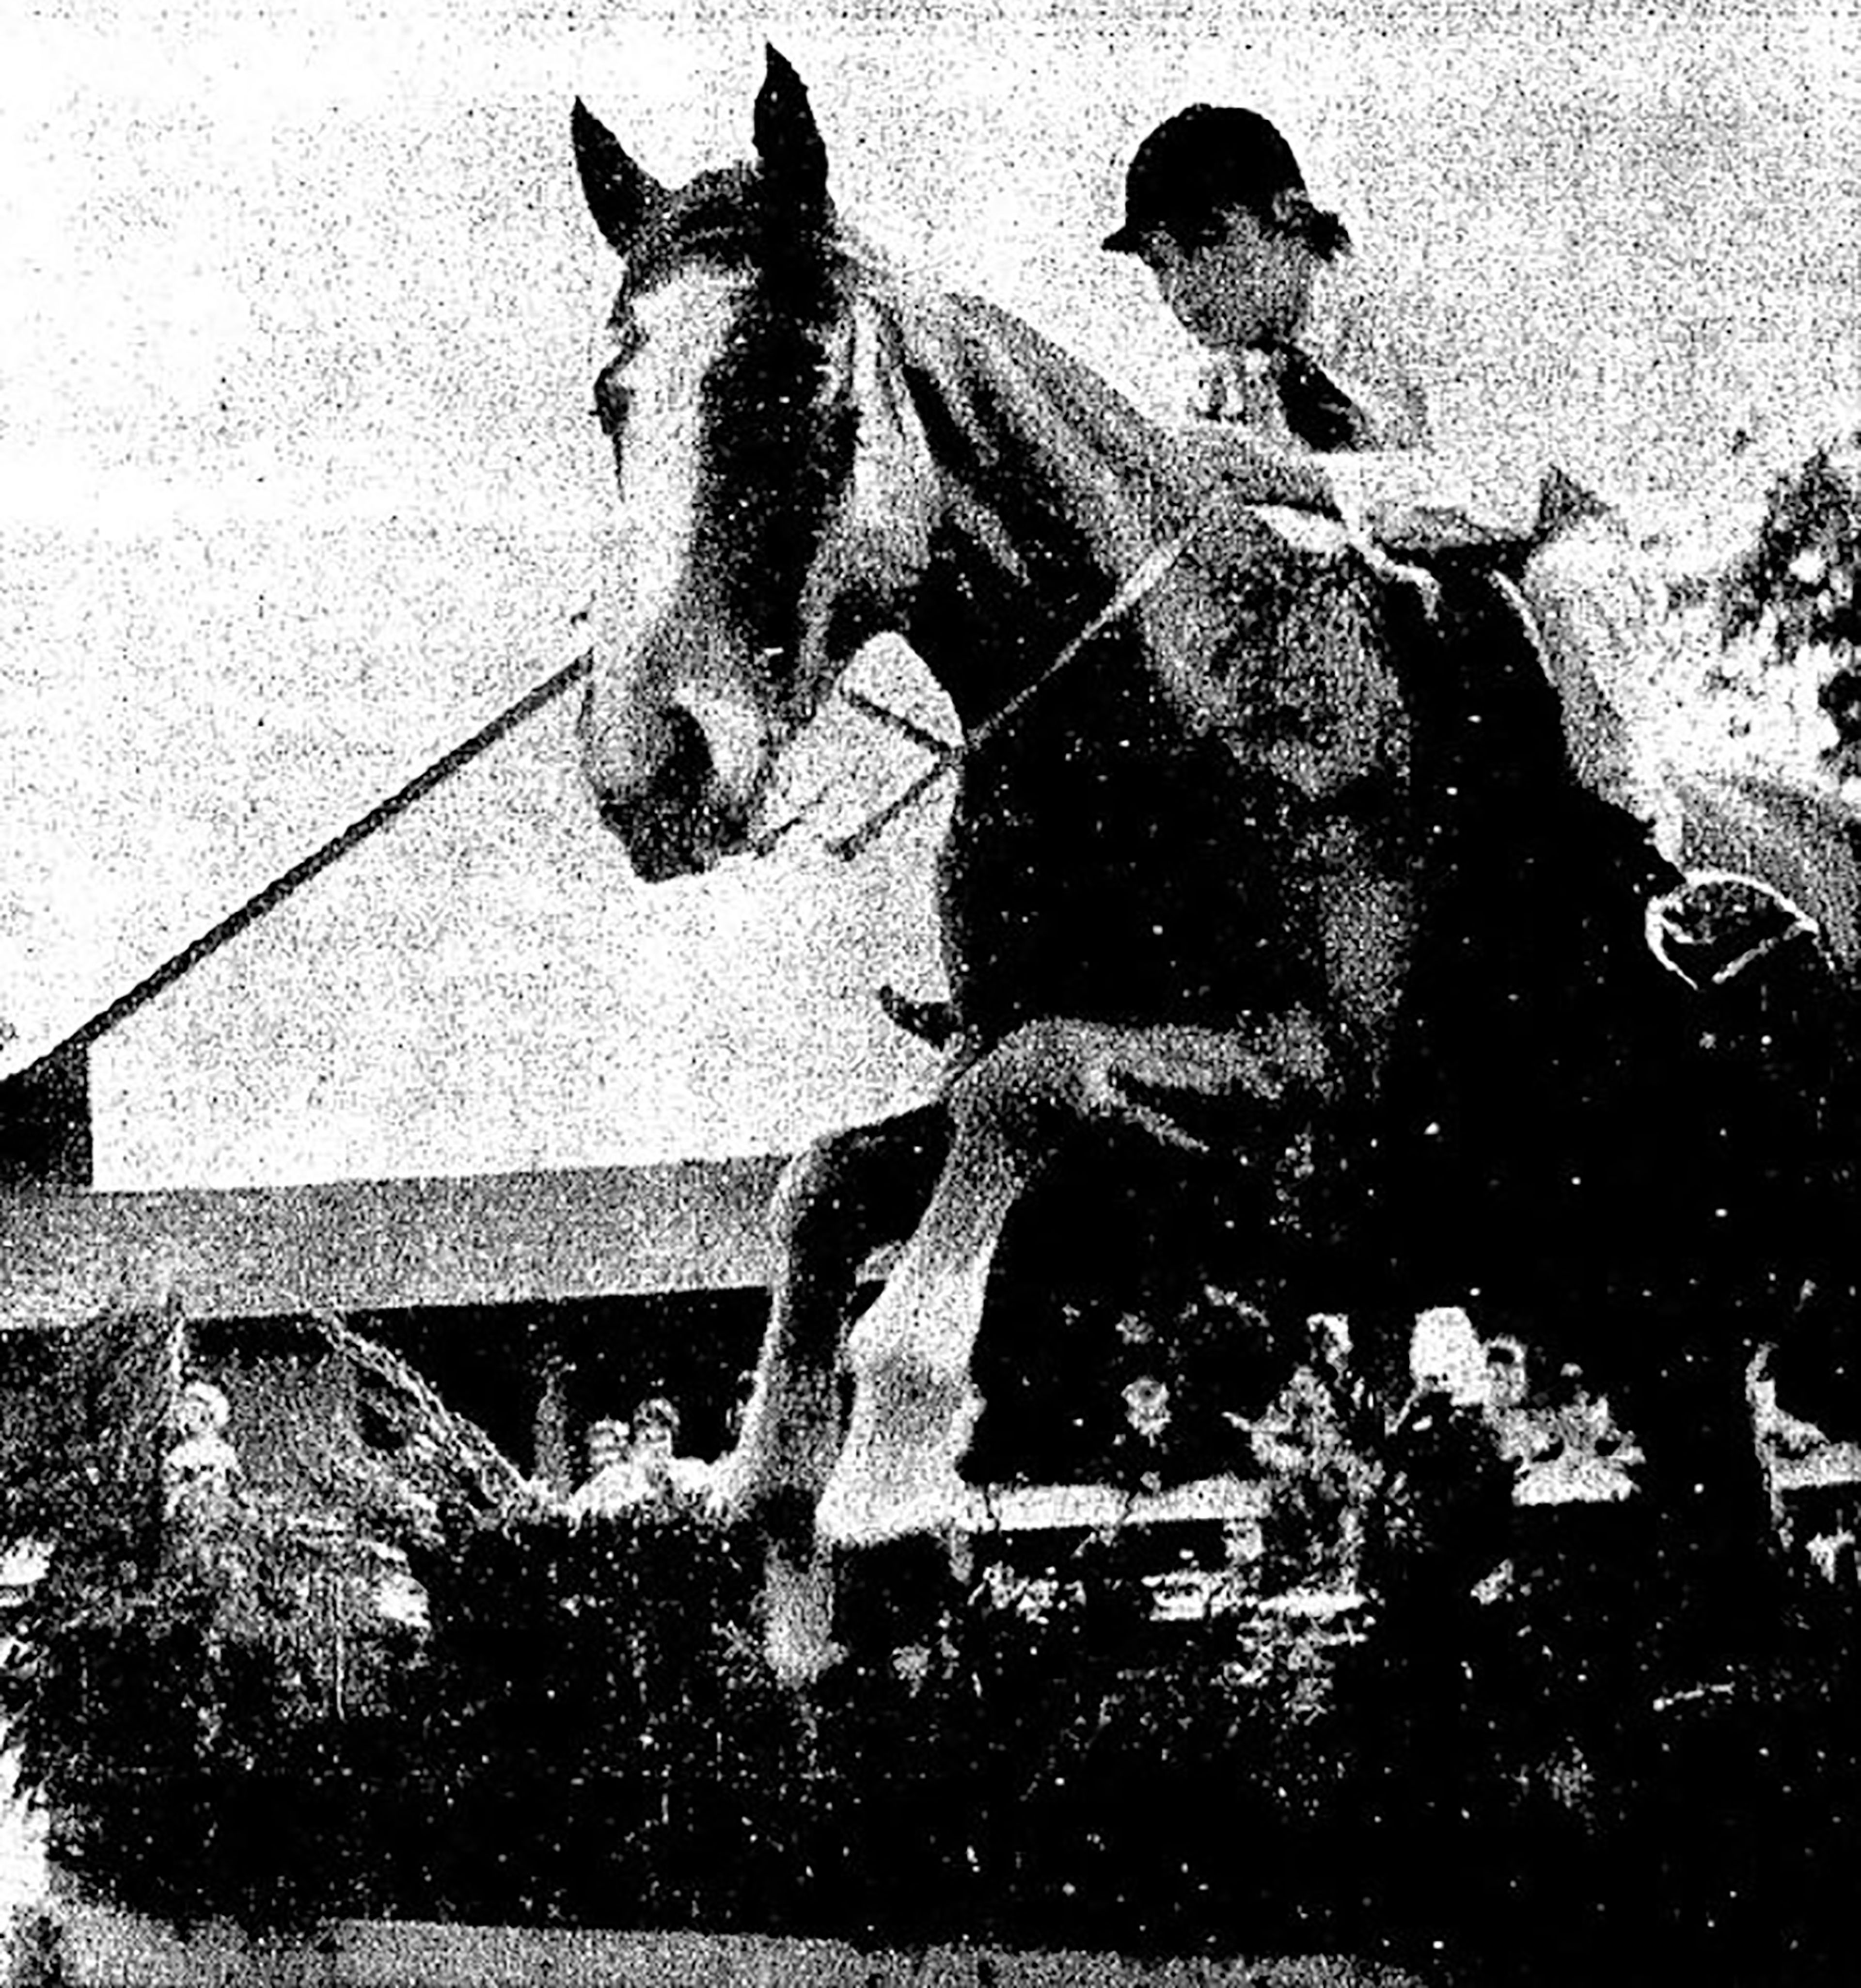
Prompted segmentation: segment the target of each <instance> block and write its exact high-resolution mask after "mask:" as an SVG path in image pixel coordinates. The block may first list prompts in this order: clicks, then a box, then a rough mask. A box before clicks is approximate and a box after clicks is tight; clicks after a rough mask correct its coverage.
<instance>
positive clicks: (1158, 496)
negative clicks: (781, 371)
mask: <svg viewBox="0 0 1861 1988" xmlns="http://www.w3.org/2000/svg"><path fill="white" fill-rule="evenodd" d="M894 336H896V338H897V353H896V369H895V377H894V386H893V391H894V394H896V396H897V398H898V399H899V400H900V401H901V402H902V403H903V404H906V405H907V406H908V407H909V408H910V418H911V419H912V420H913V421H914V423H915V424H917V430H918V442H919V447H920V452H921V455H922V456H923V458H924V462H923V474H924V477H925V478H926V479H927V482H928V484H929V485H931V487H933V488H934V490H935V492H936V498H935V501H934V515H933V517H932V520H931V525H930V528H929V530H928V533H927V547H926V553H927V556H926V560H925V563H924V571H923V573H922V575H921V576H920V584H919V586H918V587H917V590H916V593H915V598H914V602H913V609H912V625H911V626H910V628H909V629H908V630H907V633H908V634H909V635H910V638H911V640H912V642H913V645H914V647H915V648H916V649H917V651H918V653H919V654H920V655H921V656H922V657H923V658H924V661H925V663H926V664H927V666H928V667H929V668H930V669H931V672H932V674H934V675H935V676H936V677H937V679H938V681H939V682H940V683H941V685H942V686H943V688H944V690H945V691H946V692H947V694H948V695H949V697H950V698H951V702H952V704H953V705H954V707H955V709H956V711H957V713H958V717H959V718H960V719H961V722H963V724H964V727H965V729H968V730H971V731H973V730H974V728H975V727H976V726H977V725H978V724H979V723H985V722H987V721H988V718H990V717H991V716H992V715H994V714H995V713H996V712H998V711H1000V710H1001V708H1003V706H1004V705H1005V704H1006V703H1007V702H1008V701H1009V700H1010V699H1012V698H1014V697H1015V696H1016V695H1018V693H1019V692H1020V691H1022V690H1023V689H1024V688H1026V687H1027V685H1028V684H1029V683H1030V682H1031V681H1033V679H1034V678H1036V677H1037V676H1038V675H1039V673H1040V671H1042V669H1043V668H1045V667H1046V666H1047V665H1048V664H1049V663H1051V662H1052V660H1053V659H1054V658H1055V656H1056V655H1057V654H1059V651H1061V650H1062V648H1063V647H1064V646H1065V644H1066V642H1067V641H1069V639H1070V638H1071V637H1073V636H1075V635H1076V634H1079V632H1080V631H1081V630H1082V628H1084V627H1085V626H1086V624H1087V623H1088V622H1089V620H1091V618H1092V617H1093V616H1094V615H1095V614H1097V613H1098V612H1099V610H1101V609H1102V608H1103V607H1105V605H1106V603H1107V602H1108V601H1110V600H1111V599H1112V598H1113V596H1114V595H1115V594H1116V593H1117V591H1118V590H1119V589H1120V587H1123V585H1124V584H1125V583H1126V581H1127V580H1130V577H1131V576H1132V575H1133V573H1136V572H1137V570H1139V568H1140V566H1142V564H1143V561H1144V560H1145V559H1146V558H1147V557H1148V556H1149V555H1150V553H1152V552H1153V550H1154V549H1156V547H1157V545H1158V543H1160V540H1162V539H1165V538H1167V536H1170V535H1171V534H1172V533H1173V532H1174V531H1176V530H1177V529H1180V526H1181V525H1182V524H1183V523H1184V521H1185V520H1186V519H1187V517H1188V516H1189V514H1190V512H1191V508H1192V501H1193V499H1192V492H1191V479H1190V478H1189V476H1188V475H1187V473H1186V472H1185V471H1184V467H1183V465H1182V463H1181V462H1180V456H1179V451H1178V449H1177V445H1176V444H1175V443H1174V441H1173V440H1172V438H1170V436H1169V435H1168V434H1166V433H1165V432H1164V431H1162V430H1161V429H1160V428H1158V427H1157V426H1156V425H1155V424H1153V423H1152V422H1150V421H1148V420H1147V419H1146V418H1144V417H1143V415H1142V414H1140V413H1139V412H1138V411H1137V409H1136V408H1135V407H1132V406H1131V405H1130V403H1129V402H1127V401H1125V400H1124V399H1123V397H1121V396H1120V395H1119V394H1117V393H1116V391H1114V390H1113V388H1112V387H1110V386H1109V385H1107V384H1106V383H1105V382H1104V381H1103V380H1100V379H1099V378H1098V377H1096V375H1095V374H1092V373H1091V372H1089V370H1087V369H1086V367H1083V366H1082V365H1081V364H1080V363H1079V362H1078V361H1077V360H1074V359H1072V358H1071V357H1069V356H1068V355H1067V354H1066V353H1062V352H1061V351H1059V350H1058V349H1057V348H1056V347H1053V346H1051V345H1049V343H1047V342H1046V341H1045V340H1044V339H1042V338H1041V337H1040V336H1039V334H1038V333H1035V332H1034V331H1032V330H1030V329H1029V328H1028V326H1025V324H1023V323H1021V322H1020V321H1019V320H1017V319H1015V318H1012V317H1011V316H1008V314H1007V313H1005V312H1002V311H1000V310H998V309H995V307H994V306H991V305H988V304H985V303H981V302H980V301H979V300H977V299H970V298H962V299H942V300H940V302H939V303H938V304H937V306H933V307H932V308H931V309H930V310H928V311H927V312H926V313H924V314H923V315H922V316H920V317H919V318H917V320H907V321H906V322H905V323H902V324H900V325H898V326H895V328H894Z"/></svg>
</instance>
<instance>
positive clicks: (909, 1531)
mask: <svg viewBox="0 0 1861 1988" xmlns="http://www.w3.org/2000/svg"><path fill="white" fill-rule="evenodd" d="M900 1476H904V1477H908V1478H909V1480H910V1481H909V1482H908V1483H900V1481H899V1478H900ZM985 1516H986V1513H985V1508H984V1506H983V1502H982V1499H981V1494H980V1493H978V1491H977V1490H976V1489H975V1487H974V1486H973V1485H969V1484H965V1483H964V1482H963V1480H962V1479H961V1478H960V1477H959V1476H958V1475H957V1474H956V1472H954V1470H950V1469H929V1470H925V1471H924V1472H909V1471H905V1472H899V1473H897V1474H896V1475H893V1476H888V1477H886V1478H881V1477H880V1476H878V1475H877V1474H876V1472H873V1471H871V1470H870V1469H862V1468H857V1467H856V1468H854V1469H850V1470H845V1471H839V1470H836V1472H834V1474H833V1477H832V1479H830V1480H829V1483H828V1486H827V1489H826V1492H825V1493H823V1494H822V1498H821V1502H820V1504H819V1507H818V1508H817V1510H816V1512H815V1515H814V1529H815V1534H816V1537H817V1538H818V1539H819V1540H822V1542H823V1543H825V1544H826V1545H829V1546H836V1547H876V1546H883V1545H886V1544H887V1543H890V1541H892V1540H904V1539H911V1538H914V1537H917V1536H919V1535H920V1534H923V1533H951V1532H964V1531H969V1530H974V1529H975V1528H976V1527H978V1526H980V1525H981V1523H983V1521H984V1519H985Z"/></svg>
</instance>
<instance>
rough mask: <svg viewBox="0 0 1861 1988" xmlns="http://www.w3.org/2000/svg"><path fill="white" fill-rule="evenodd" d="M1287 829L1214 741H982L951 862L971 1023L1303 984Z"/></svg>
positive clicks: (951, 942) (951, 950) (1134, 737)
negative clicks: (1001, 744) (1003, 746)
mask: <svg viewBox="0 0 1861 1988" xmlns="http://www.w3.org/2000/svg"><path fill="white" fill-rule="evenodd" d="M1286 854H1287V852H1286V849H1285V821H1284V819H1283V810H1282V809H1280V808H1279V807H1278V806H1277V805H1275V803H1274V800H1273V798H1272V789H1271V786H1270V784H1269V783H1250V782H1248V781H1246V780H1245V779H1241V778H1239V777H1238V776H1237V773H1236V769H1235V766H1234V761H1233V759H1232V757H1231V755H1230V754H1229V753H1228V751H1227V750H1226V749H1224V747H1223V746H1222V745H1221V743H1220V742H1218V741H1216V740H1214V739H1202V740H1180V739H1178V740H1172V741H1170V742H1168V744H1167V745H1160V744H1159V743H1158V742H1157V741H1156V740H1155V739H1153V738H1147V737H1145V736H1144V735H1143V731H1142V729H1141V728H1140V727H1138V726H1135V725H1133V726H1132V727H1130V728H1128V729H1123V730H1120V729H1118V728H1116V726H1113V727H1110V728H1108V729H1106V731H1105V732H1104V734H1103V736H1100V737H1098V738H1096V739H1091V740H1085V739H1080V738H1079V737H1078V736H1076V735H1073V736H1068V735H1065V734H1064V733H1063V732H1061V733H1059V734H1058V735H1050V736H1048V737H1046V738H1044V739H1043V738H1040V737H1038V736H1036V737H1029V738H1028V739H1023V740H1019V741H1017V742H1016V743H1015V748H1014V749H1012V750H1003V751H999V752H995V753H991V754H987V755H979V756H978V757H977V759H974V760H973V761H972V762H971V765H970V766H969V768H968V770H967V772H966V774H965V777H964V786H963V790H962V793H961V795H960V796H959V799H958V806H957V809H956V811H955V813H954V818H953V820H952V823H951V830H950V833H949V837H948V839H947V842H946V844H945V847H944V853H943V857H942V862H941V876H940V882H941V911H942V918H943V928H944V946H945V952H946V957H947V965H948V969H949V973H950V978H951V987H952V991H953V992H954V996H955V998H956V1001H957V1004H958V1009H959V1011H960V1012H961V1013H962V1015H963V1016H964V1021H965V1023H968V1025H969V1026H971V1027H974V1028H977V1029H981V1030H982V1031H984V1032H985V1033H992V1032H994V1030H995V1029H998V1028H1005V1027H1009V1026H1013V1025H1014V1024H1015V1023H1016V1022H1017V1021H1018V1020H1020V1019H1024V1018H1025V1017H1028V1016H1037V1015H1054V1014H1061V1015H1071V1016H1079V1017H1082V1018H1085V1019H1107V1020H1121V1021H1166V1020H1174V1019H1185V1020H1186V1019H1199V1020H1206V1021H1210V1022H1218V1021H1220V1020H1221V1019H1224V1018H1226V1017H1229V1016H1232V1015H1233V1014H1234V1013H1235V1012H1236V1010H1237V1009H1238V1008H1239V1007H1241V1006H1254V1005H1257V1004H1258V1003H1259V1002H1261V1001H1262V1000H1263V999H1273V998H1275V996H1287V995H1290V994H1292V992H1294V991H1295V990H1298V991H1301V992H1303V991H1309V979H1310V973H1311V969H1312V964H1313V963H1312V962H1311V961H1309V960H1307V959H1305V958H1302V957H1301V956H1300V948H1299V944H1298V942H1297V941H1296V940H1295V938H1294V937H1293V936H1292V935H1293V933H1294V932H1295V929H1296V928H1297V927H1298V925H1299V921H1298V920H1296V919H1295V918H1291V917H1290V916H1289V909H1290V907H1289V903H1288V899H1287V891H1288V889H1289V881H1290V869H1289V864H1288V862H1287V860H1286Z"/></svg>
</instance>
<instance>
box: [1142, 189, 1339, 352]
mask: <svg viewBox="0 0 1861 1988" xmlns="http://www.w3.org/2000/svg"><path fill="white" fill-rule="evenodd" d="M1143 259H1144V262H1146V263H1147V265H1148V266H1149V268H1150V271H1151V273H1152V274H1153V276H1155V277H1156V279H1157V291H1158V293H1159V294H1160V296H1161V297H1162V298H1163V300H1164V303H1165V304H1166V305H1167V306H1168V307H1169V308H1170V310H1171V311H1172V312H1174V314H1175V316H1176V317H1177V321H1178V322H1179V323H1180V324H1181V326H1183V329H1184V330H1185V331H1187V333H1189V335H1190V336H1191V337H1192V338H1195V339H1197V340H1200V341H1201V343H1203V344H1204V345H1206V346H1208V347H1211V348H1212V349H1213V350H1215V351H1218V352H1239V351H1243V350H1245V349H1246V348H1248V347H1250V346H1255V345H1260V344H1263V343H1269V342H1271V341H1272V340H1275V339H1281V338H1289V337H1290V336H1292V334H1293V333H1295V331H1296V330H1298V329H1299V320H1301V318H1302V317H1303V316H1304V315H1305V308H1306V305H1307V303H1309V299H1310V296H1311V292H1312V259H1311V252H1310V251H1309V249H1306V248H1305V245H1304V244H1303V243H1302V242H1300V241H1299V240H1298V239H1297V238H1295V236H1293V235H1290V234H1288V233H1286V232H1282V230H1280V229H1278V228H1274V227H1272V226H1271V225H1266V224H1263V223H1262V222H1261V220H1260V218H1258V215H1254V214H1251V213H1250V212H1249V211H1247V210H1246V209H1245V208H1237V209H1236V210H1235V211H1233V212H1232V213H1230V214H1227V215H1222V216H1221V218H1220V221H1219V232H1218V233H1217V234H1216V235H1214V238H1212V239H1211V240H1210V241H1207V242H1202V243H1199V244H1197V245H1194V246H1193V247H1185V246H1184V245H1183V244H1182V243H1181V242H1178V241H1177V239H1176V238H1175V237H1174V235H1170V233H1168V232H1167V231H1166V230H1164V229H1162V228H1158V229H1156V230H1154V231H1153V232H1152V234H1151V235H1150V239H1149V240H1148V241H1147V242H1146V243H1145V244H1144V247H1143Z"/></svg>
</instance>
